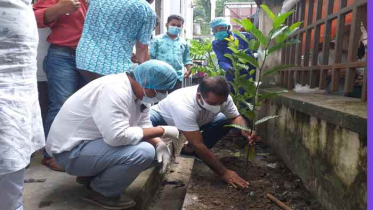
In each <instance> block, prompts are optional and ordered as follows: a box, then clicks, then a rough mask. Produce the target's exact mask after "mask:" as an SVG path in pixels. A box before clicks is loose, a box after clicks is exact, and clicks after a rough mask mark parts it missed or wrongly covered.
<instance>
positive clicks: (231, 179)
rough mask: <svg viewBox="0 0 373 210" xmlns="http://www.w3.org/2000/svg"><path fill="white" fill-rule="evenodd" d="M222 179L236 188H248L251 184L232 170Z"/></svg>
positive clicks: (227, 171)
mask: <svg viewBox="0 0 373 210" xmlns="http://www.w3.org/2000/svg"><path fill="white" fill-rule="evenodd" d="M222 178H223V179H224V181H226V182H227V183H228V184H230V185H232V186H233V187H235V188H236V187H237V186H238V187H241V188H248V186H249V183H248V182H247V181H246V180H244V179H242V178H241V177H240V176H239V175H238V174H237V173H236V172H234V171H231V170H226V172H225V173H224V175H223V177H222Z"/></svg>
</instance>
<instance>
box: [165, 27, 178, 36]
mask: <svg viewBox="0 0 373 210" xmlns="http://www.w3.org/2000/svg"><path fill="white" fill-rule="evenodd" d="M167 32H168V33H169V34H171V35H173V36H178V35H179V34H180V33H181V28H179V27H174V26H169V27H168V30H167Z"/></svg>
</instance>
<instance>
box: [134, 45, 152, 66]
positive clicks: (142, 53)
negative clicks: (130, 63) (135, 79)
mask: <svg viewBox="0 0 373 210" xmlns="http://www.w3.org/2000/svg"><path fill="white" fill-rule="evenodd" d="M148 56H149V55H148V45H144V44H142V43H141V42H139V41H137V42H136V58H137V62H138V63H139V64H142V63H144V62H145V61H147V60H148V59H149V57H148Z"/></svg>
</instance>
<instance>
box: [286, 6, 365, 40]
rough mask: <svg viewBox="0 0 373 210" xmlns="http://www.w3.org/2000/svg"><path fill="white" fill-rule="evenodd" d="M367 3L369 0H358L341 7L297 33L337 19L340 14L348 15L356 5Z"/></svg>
mask: <svg viewBox="0 0 373 210" xmlns="http://www.w3.org/2000/svg"><path fill="white" fill-rule="evenodd" d="M366 4H367V0H356V1H355V3H353V4H351V5H349V6H347V7H344V8H342V9H340V10H339V11H338V12H336V13H333V14H330V15H327V16H326V17H325V18H323V19H320V20H318V21H316V22H314V23H312V24H310V25H307V26H306V27H304V28H301V29H299V30H298V31H297V33H304V32H305V31H307V30H308V29H310V28H314V27H315V26H316V25H321V24H323V23H325V22H327V21H329V20H334V19H337V18H338V16H340V15H346V14H347V13H350V12H351V11H352V10H353V9H354V7H356V6H358V7H359V6H363V5H366ZM297 33H294V34H293V35H292V36H295V35H296V34H297Z"/></svg>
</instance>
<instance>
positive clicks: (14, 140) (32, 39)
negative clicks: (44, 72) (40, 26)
mask: <svg viewBox="0 0 373 210" xmlns="http://www.w3.org/2000/svg"><path fill="white" fill-rule="evenodd" d="M0 46H1V47H0V209H1V210H23V181H24V176H25V168H26V166H27V165H28V164H29V163H30V156H31V154H32V153H34V152H35V151H37V150H39V149H41V148H43V146H44V144H45V138H44V131H43V124H42V119H41V112H40V106H39V99H38V90H37V81H36V70H37V65H36V51H37V46H38V31H37V27H36V21H35V18H34V14H33V12H32V6H31V0H23V1H13V0H1V1H0Z"/></svg>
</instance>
